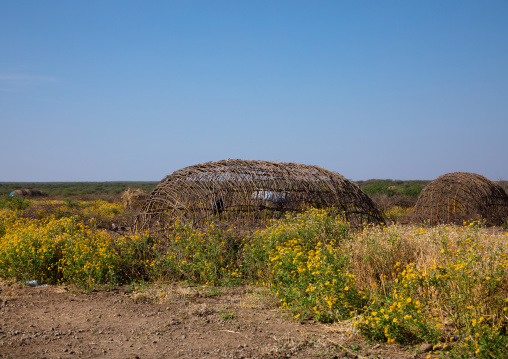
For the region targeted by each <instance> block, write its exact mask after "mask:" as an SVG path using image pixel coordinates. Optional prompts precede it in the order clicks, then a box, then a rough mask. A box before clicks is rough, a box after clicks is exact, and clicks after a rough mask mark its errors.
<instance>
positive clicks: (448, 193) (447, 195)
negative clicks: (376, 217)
mask: <svg viewBox="0 0 508 359" xmlns="http://www.w3.org/2000/svg"><path fill="white" fill-rule="evenodd" d="M479 219H483V220H484V221H485V223H486V224H487V225H502V224H503V223H504V221H506V220H508V195H507V194H506V192H505V191H504V189H503V188H502V187H501V186H500V185H499V184H497V183H496V182H494V181H491V180H489V179H488V178H486V177H484V176H482V175H479V174H476V173H468V172H454V173H448V174H445V175H443V176H440V177H438V178H437V179H435V180H434V181H432V182H430V183H429V184H428V185H427V186H425V188H424V189H423V190H422V192H421V193H420V196H419V197H418V200H417V201H416V204H415V209H414V215H413V221H414V222H419V223H429V224H440V223H442V224H449V223H450V224H451V223H454V224H463V223H464V222H470V221H474V220H479Z"/></svg>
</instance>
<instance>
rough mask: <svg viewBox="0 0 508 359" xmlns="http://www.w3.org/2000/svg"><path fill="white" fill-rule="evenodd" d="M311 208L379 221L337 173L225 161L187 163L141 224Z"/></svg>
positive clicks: (166, 182) (156, 195) (155, 197)
mask: <svg viewBox="0 0 508 359" xmlns="http://www.w3.org/2000/svg"><path fill="white" fill-rule="evenodd" d="M310 206H313V207H316V208H323V207H335V208H336V209H337V211H338V212H344V213H345V215H346V216H347V217H348V219H349V220H351V221H355V222H360V221H361V222H379V221H381V216H380V214H379V211H378V210H377V208H376V207H375V205H374V203H373V201H372V200H371V199H370V197H368V196H367V195H366V194H365V193H364V192H362V191H361V189H360V188H359V187H358V186H357V185H356V184H354V183H352V182H351V181H348V180H347V179H346V178H344V177H343V176H341V175H340V174H338V173H335V172H332V171H328V170H325V169H323V168H320V167H317V166H311V165H302V164H296V163H279V162H269V161H247V160H232V159H229V160H222V161H217V162H207V163H204V164H198V165H195V166H190V167H185V168H183V169H181V170H178V171H176V172H174V173H172V174H170V175H168V176H166V177H165V178H164V179H163V180H162V181H161V182H160V183H159V184H158V185H157V187H156V188H155V189H154V190H153V191H152V192H151V193H150V195H149V196H148V199H147V201H146V202H145V204H144V206H143V208H142V210H141V215H140V217H139V221H138V224H140V227H141V228H149V227H152V226H153V225H158V224H159V225H160V224H164V223H167V222H168V221H171V220H172V219H174V218H182V219H185V220H192V221H193V223H195V224H199V223H203V222H204V221H209V220H214V219H220V220H225V221H238V220H240V221H243V222H245V221H247V222H251V223H252V222H256V221H260V220H262V219H266V218H273V217H274V216H276V215H277V214H279V213H280V212H285V211H299V210H302V209H305V208H308V207H310Z"/></svg>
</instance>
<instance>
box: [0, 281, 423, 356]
mask: <svg viewBox="0 0 508 359" xmlns="http://www.w3.org/2000/svg"><path fill="white" fill-rule="evenodd" d="M350 331H351V325H350V323H338V324H333V325H323V324H319V323H315V322H305V323H297V322H295V321H294V320H291V319H290V318H288V315H287V314H285V313H281V311H280V310H279V309H278V307H277V303H276V301H274V299H273V298H270V297H269V296H266V295H264V294H263V293H262V290H261V289H259V288H249V287H240V288H228V289H224V288H207V287H189V286H184V285H174V284H151V285H149V286H148V285H147V286H140V287H134V286H125V287H118V288H110V289H107V290H106V289H105V290H100V291H92V292H87V293H85V292H82V291H77V290H75V289H73V288H71V287H65V286H48V285H42V286H41V285H39V286H34V287H31V286H27V285H23V284H20V283H13V282H10V283H9V282H6V281H2V280H1V279H0V358H97V357H104V358H398V359H405V358H425V357H426V355H427V354H428V353H419V351H420V345H416V346H414V347H401V346H398V345H393V344H392V345H387V344H376V343H368V342H365V341H363V340H362V339H360V338H359V337H358V336H357V335H355V334H351V333H350Z"/></svg>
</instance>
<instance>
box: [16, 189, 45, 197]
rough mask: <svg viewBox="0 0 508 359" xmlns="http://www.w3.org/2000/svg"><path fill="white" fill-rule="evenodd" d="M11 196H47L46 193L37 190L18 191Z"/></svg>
mask: <svg viewBox="0 0 508 359" xmlns="http://www.w3.org/2000/svg"><path fill="white" fill-rule="evenodd" d="M9 196H11V197H40V196H46V193H44V192H43V191H39V190H36V189H17V190H15V191H12V192H11V193H10V194H9Z"/></svg>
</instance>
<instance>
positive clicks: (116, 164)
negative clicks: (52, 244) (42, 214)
mask: <svg viewBox="0 0 508 359" xmlns="http://www.w3.org/2000/svg"><path fill="white" fill-rule="evenodd" d="M507 19H508V1H506V0H501V1H494V0H489V1H478V0H474V1H468V0H457V1H454V0H445V1H443V0H426V1H402V0H400V1H392V0H372V1H364V0H349V1H339V0H330V1H320V0H317V1H315V0H312V1H311V0H308V1H298V0H288V1H278V0H267V1H264V0H255V1H254V0H252V1H237V0H234V1H221V0H214V1H209V0H206V1H204V0H203V1H194V0H182V1H141V0H138V1H129V0H118V1H114V0H108V1H103V0H100V1H96V0H87V1H63V0H61V1H52V0H46V1H36V0H32V1H25V0H16V1H11V0H0V182H10V181H159V180H161V179H162V178H163V177H164V176H166V175H168V174H170V173H172V172H173V171H176V170H178V169H180V168H182V167H186V166H190V165H194V164H198V163H203V162H207V161H216V160H221V159H227V158H241V159H256V160H271V161H281V162H298V163H304V164H314V165H318V166H321V167H324V168H326V169H329V170H333V171H336V172H338V173H340V174H342V175H344V176H345V177H347V178H349V179H352V180H366V179H371V178H382V179H388V178H390V179H408V180H411V179H434V178H436V177H438V176H440V175H442V174H445V173H449V172H455V171H465V172H475V173H479V174H482V175H484V176H486V177H488V178H490V179H492V180H500V179H504V180H508V20H507Z"/></svg>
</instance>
